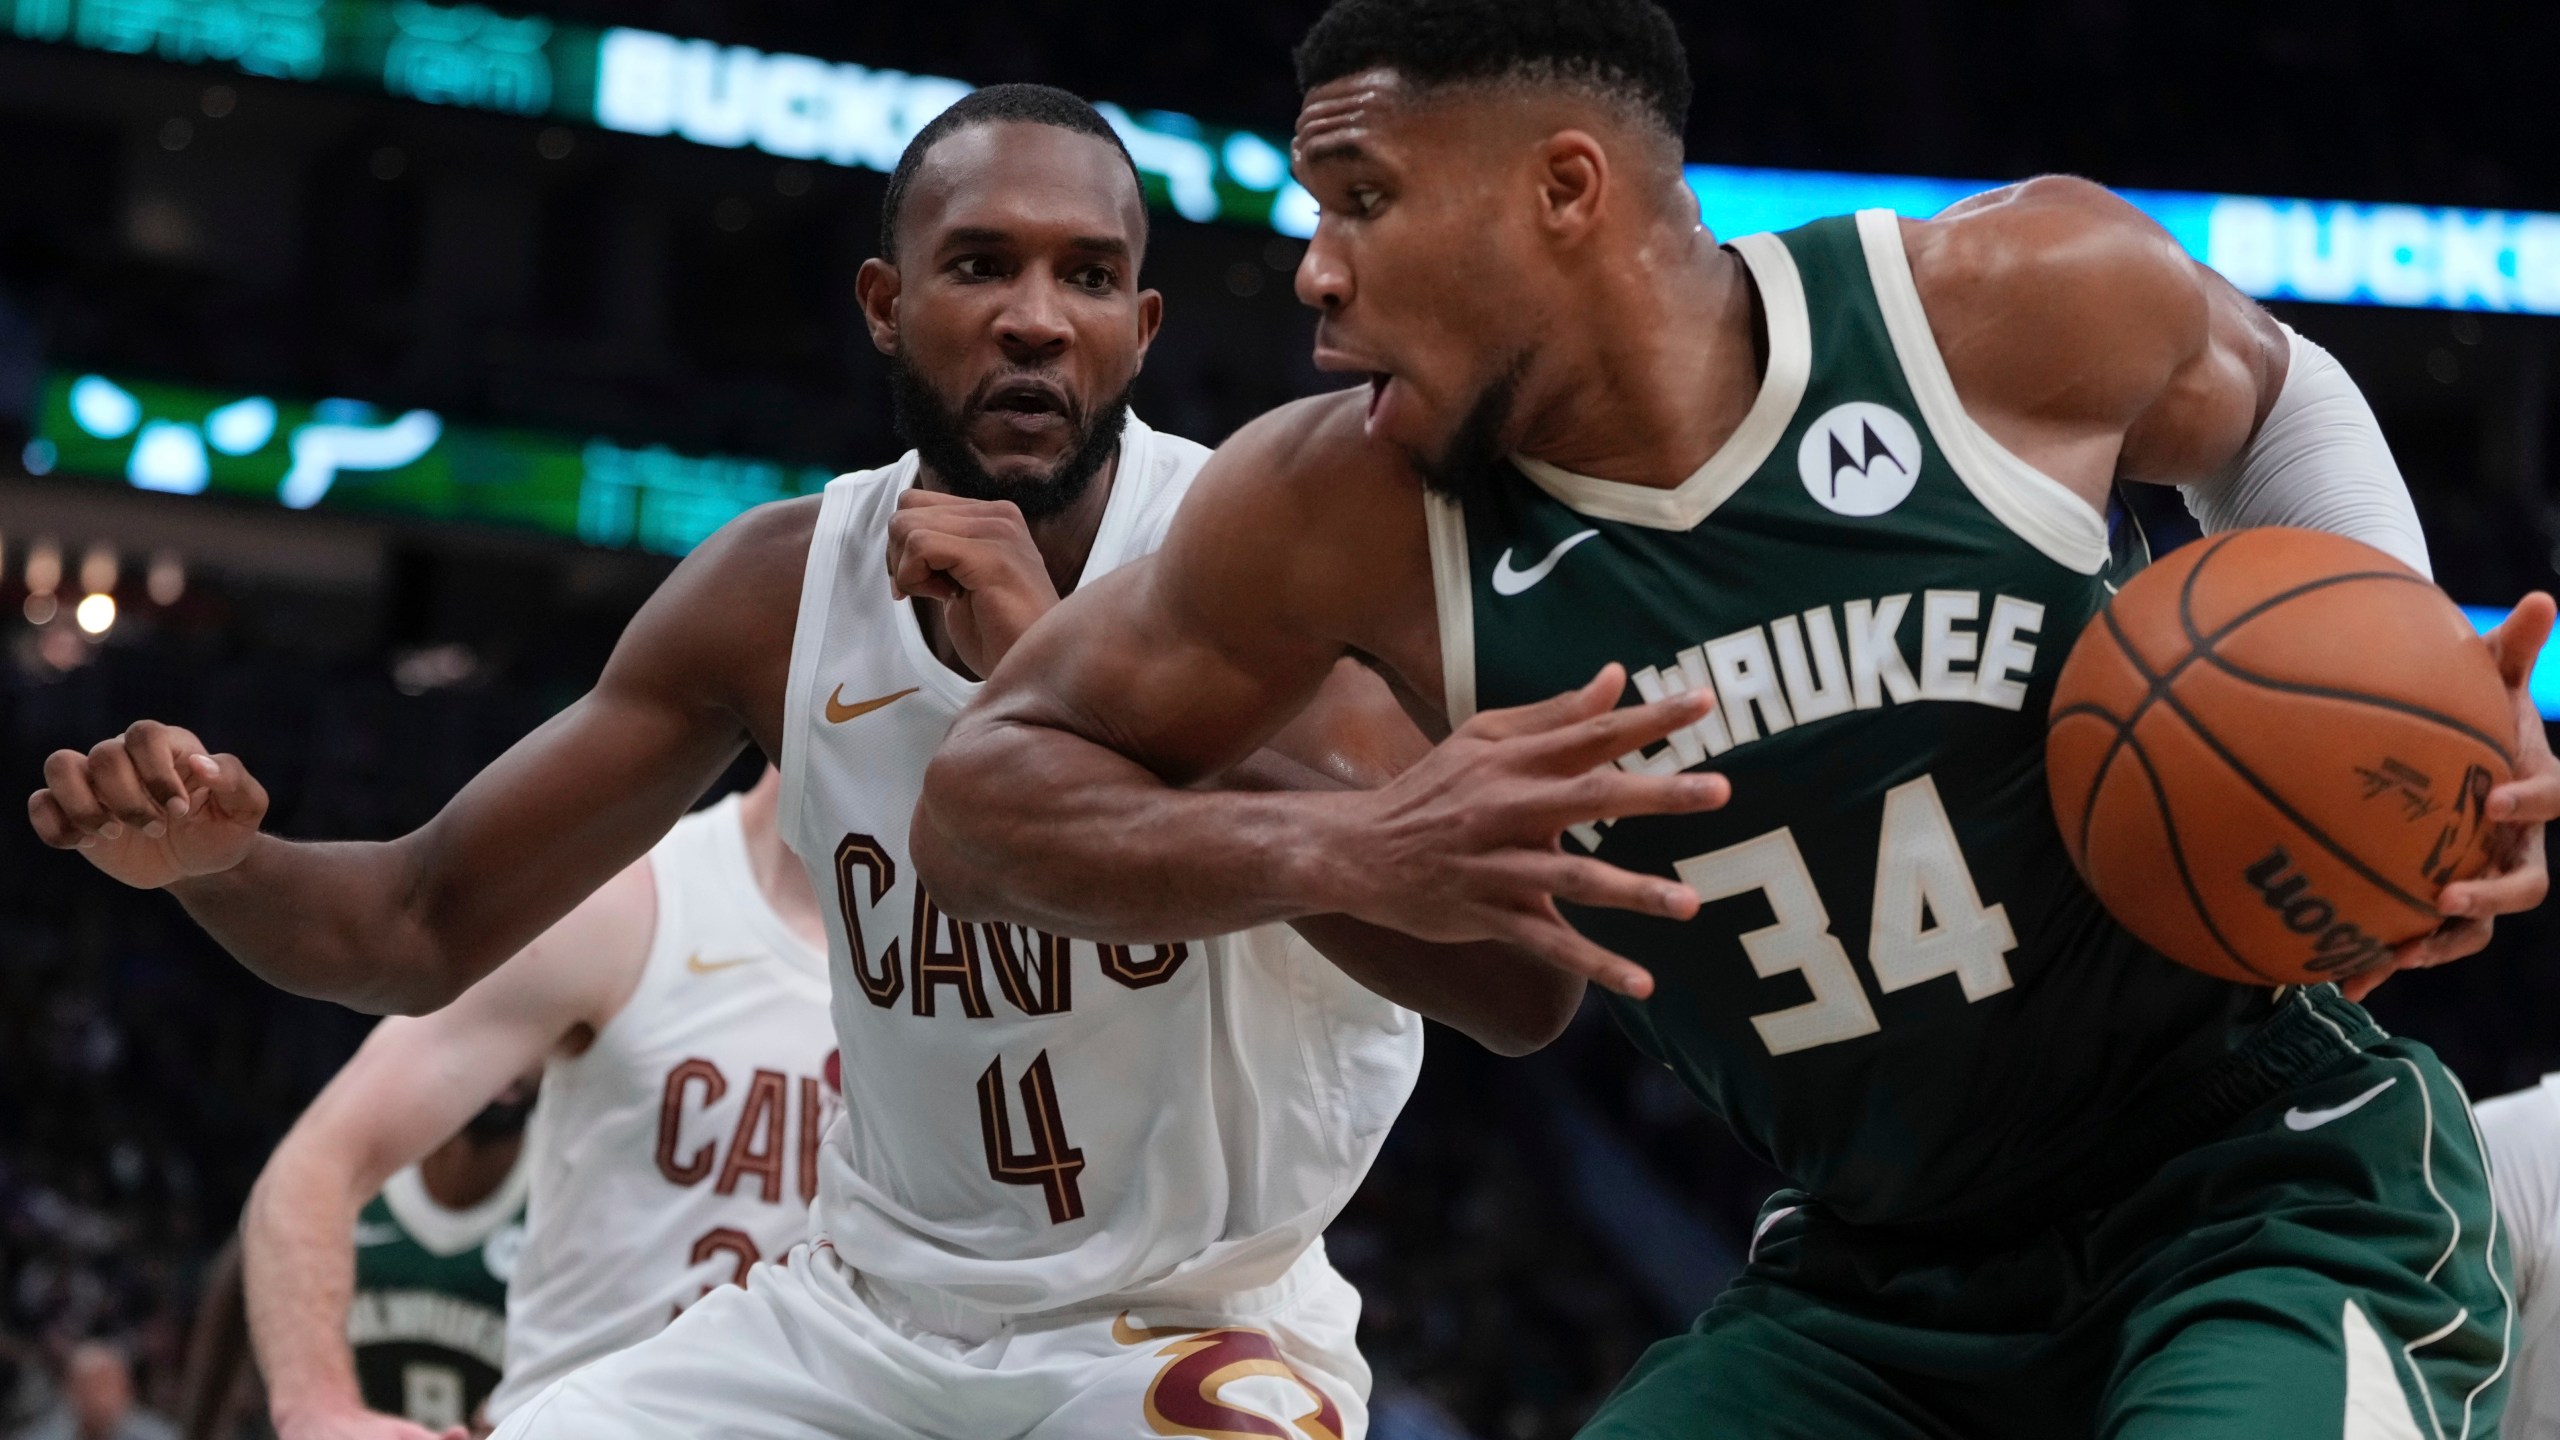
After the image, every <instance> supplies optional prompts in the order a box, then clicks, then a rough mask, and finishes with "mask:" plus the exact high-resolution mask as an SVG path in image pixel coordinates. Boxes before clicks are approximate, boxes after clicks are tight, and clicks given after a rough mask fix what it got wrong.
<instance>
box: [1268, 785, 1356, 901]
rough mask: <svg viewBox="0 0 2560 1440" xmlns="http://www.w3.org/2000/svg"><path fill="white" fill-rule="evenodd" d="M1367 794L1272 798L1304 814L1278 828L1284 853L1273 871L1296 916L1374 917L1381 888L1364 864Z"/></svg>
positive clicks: (1347, 793) (1278, 856)
mask: <svg viewBox="0 0 2560 1440" xmlns="http://www.w3.org/2000/svg"><path fill="white" fill-rule="evenodd" d="M1367 793H1368V792H1365V791H1350V792H1345V793H1340V794H1305V793H1299V794H1291V795H1275V796H1272V797H1270V798H1271V799H1272V800H1274V801H1277V802H1279V803H1282V804H1285V805H1288V806H1290V807H1291V808H1293V809H1300V810H1302V812H1303V814H1302V816H1299V817H1292V822H1293V823H1284V824H1282V825H1280V826H1278V827H1276V832H1275V833H1276V834H1277V835H1278V836H1279V837H1280V838H1281V841H1282V848H1281V851H1280V853H1279V854H1278V855H1277V856H1275V857H1274V858H1275V859H1276V860H1277V861H1278V863H1277V864H1276V865H1274V866H1273V867H1272V870H1271V872H1270V873H1271V874H1272V875H1273V877H1274V878H1275V879H1276V881H1277V882H1278V885H1279V888H1280V891H1281V898H1282V899H1283V900H1284V902H1285V903H1286V904H1287V905H1288V907H1289V908H1290V909H1291V910H1292V911H1293V912H1294V913H1296V914H1299V915H1350V916H1354V917H1356V918H1359V919H1363V920H1368V919H1371V918H1373V915H1372V912H1373V911H1374V910H1375V908H1376V906H1375V901H1376V899H1377V896H1376V889H1375V886H1374V884H1373V883H1372V879H1373V877H1372V875H1371V871H1370V867H1369V866H1367V865H1364V864H1362V863H1361V860H1360V853H1359V852H1360V846H1361V842H1362V838H1363V837H1364V835H1365V834H1366V833H1367V832H1368V830H1369V828H1370V827H1369V826H1367V825H1366V824H1364V823H1363V810H1364V807H1363V803H1362V802H1363V801H1364V799H1365V798H1366V795H1367ZM1301 821H1302V822H1303V823H1296V822H1301Z"/></svg>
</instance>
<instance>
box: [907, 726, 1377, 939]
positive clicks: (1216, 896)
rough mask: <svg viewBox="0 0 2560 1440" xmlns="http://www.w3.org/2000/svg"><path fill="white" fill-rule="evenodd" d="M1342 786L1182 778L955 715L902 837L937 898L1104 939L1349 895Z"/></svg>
mask: <svg viewBox="0 0 2560 1440" xmlns="http://www.w3.org/2000/svg"><path fill="white" fill-rule="evenodd" d="M1359 798H1360V797H1359V796H1357V795H1355V794H1342V793H1335V794H1303V793H1240V792H1237V791H1232V790H1181V789H1176V788H1174V787H1173V786H1170V785H1167V784H1166V783H1165V782H1164V781H1163V780H1161V779H1159V778H1157V777H1156V776H1155V775H1154V774H1153V773H1151V772H1149V771H1148V770H1146V769H1145V768H1144V767H1142V766H1140V765H1137V764H1136V763H1134V762H1132V761H1130V760H1128V759H1126V758H1124V757H1122V756H1120V755H1118V754H1117V753H1115V752H1113V751H1111V750H1109V749H1106V748H1105V747H1103V746H1100V745H1096V744H1094V743H1093V742H1091V741H1089V740H1086V739H1083V738H1082V737H1080V736H1077V735H1074V734H1071V733H1069V732H1067V731H1064V730H1058V729H1053V728H1050V727H1047V726H1042V725H1036V724H1028V723H1021V722H1016V721H1011V720H1006V719H1001V718H996V717H988V716H972V717H964V719H963V720H962V722H961V724H960V726H959V727H957V728H955V729H954V730H953V732H952V734H951V738H950V739H949V740H948V741H947V742H946V743H945V744H944V746H943V749H942V752H941V753H940V754H939V755H938V756H936V757H935V759H934V762H933V765H932V767H931V768H930V769H929V770H927V771H926V773H925V785H924V793H923V797H922V799H921V801H920V802H919V803H918V805H917V806H916V817H915V824H914V828H913V831H912V836H911V839H912V843H913V848H914V855H915V859H916V865H917V868H918V873H919V875H920V876H921V878H922V881H923V884H924V886H925V888H926V889H927V890H929V891H930V892H931V893H932V895H933V898H934V903H935V904H936V905H937V906H939V907H940V908H941V909H942V910H943V912H944V913H946V914H949V915H951V916H954V917H955V918H960V919H968V920H1003V921H1009V922H1011V923H1014V924H1019V925H1032V926H1037V927H1038V928H1040V929H1043V930H1046V931H1049V932H1050V933H1052V934H1059V935H1074V936H1077V937H1079V938H1082V939H1090V940H1100V941H1106V942H1110V943H1114V944H1137V943H1150V942H1157V943H1160V942H1164V941H1169V940H1178V939H1185V938H1191V937H1196V936H1201V935H1221V934H1227V933H1230V932H1232V931H1237V930H1244V929H1248V928H1250V927H1252V926H1255V925H1262V924H1267V923H1270V922H1273V921H1280V920H1293V919H1296V918H1298V917H1299V916H1302V915H1318V914H1326V913H1331V912H1334V911H1338V910H1344V909H1347V908H1349V906H1350V903H1351V901H1352V895H1353V887H1352V885H1351V884H1350V883H1349V881H1350V880H1351V878H1352V876H1351V873H1350V872H1351V870H1352V868H1353V867H1352V866H1351V865H1350V864H1349V863H1348V862H1349V860H1350V857H1349V856H1348V855H1347V854H1345V853H1343V847H1342V846H1341V845H1339V844H1337V843H1336V842H1335V841H1334V840H1333V839H1331V838H1329V837H1338V836H1344V835H1347V833H1348V831H1349V828H1350V827H1349V826H1348V824H1347V823H1346V822H1347V820H1348V815H1347V813H1346V812H1347V810H1348V809H1349V808H1350V807H1351V806H1353V805H1355V804H1356V803H1357V802H1358V800H1359Z"/></svg>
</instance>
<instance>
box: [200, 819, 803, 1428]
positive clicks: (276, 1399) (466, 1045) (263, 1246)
mask: <svg viewBox="0 0 2560 1440" xmlns="http://www.w3.org/2000/svg"><path fill="white" fill-rule="evenodd" d="M780 789H781V779H780V776H778V775H777V774H776V773H775V772H773V771H772V770H770V769H768V770H767V771H766V772H765V775H764V778H763V780H762V781H761V782H760V783H758V784H757V785H756V786H755V788H754V789H752V790H750V791H748V792H747V793H746V794H745V795H743V796H731V797H729V798H728V799H725V800H722V801H721V802H719V803H718V804H716V805H713V806H710V807H708V808H707V809H704V810H702V811H700V812H699V813H697V814H694V815H691V816H688V817H687V818H685V819H684V820H682V821H679V822H678V823H677V825H676V827H675V829H674V830H672V831H671V832H669V833H668V835H667V838H666V839H664V840H662V841H660V842H658V845H657V848H656V849H654V850H652V851H650V853H649V855H648V857H647V858H646V859H644V860H642V861H640V862H639V863H637V864H635V865H633V866H631V867H630V868H629V869H627V870H624V871H623V872H622V873H621V874H620V875H617V876H615V877H614V878H613V879H612V880H610V881H608V882H606V884H605V886H604V888H603V889H601V890H598V891H597V892H596V893H595V894H593V895H591V896H589V897H587V899H586V901H585V902H584V903H582V904H580V905H579V906H578V908H576V909H575V910H572V911H570V912H569V914H568V916H567V917H566V918H564V919H562V920H561V921H560V923H558V924H556V925H554V926H552V927H551V929H550V930H548V931H546V932H544V934H543V935H542V937H541V938H540V939H538V940H536V941H534V942H533V944H532V945H530V946H528V947H526V949H525V951H524V953H522V954H520V955H518V956H516V957H515V959H514V960H512V961H510V962H509V963H507V964H505V965H503V966H500V967H499V969H498V971H497V973H495V974H493V975H491V976H490V977H489V978H487V979H486V980H483V981H481V982H480V983H479V984H477V985H474V986H473V987H471V989H470V990H469V991H467V992H465V993H464V994H463V996H462V998H461V999H459V1000H456V1001H455V1002H454V1003H453V1004H451V1005H449V1006H446V1007H445V1008H444V1009H442V1010H439V1011H437V1012H436V1013H434V1014H432V1015H428V1016H425V1017H423V1018H419V1019H401V1018H394V1019H390V1020H386V1021H384V1022H383V1023H382V1024H381V1025H380V1026H378V1027H376V1028H375V1030H374V1032H373V1034H372V1035H371V1036H370V1037H368V1038H367V1039H366V1041H365V1044H364V1047H363V1048H362V1049H361V1050H359V1051H357V1052H356V1056H355V1058H354V1059H353V1060H351V1061H349V1062H348V1063H347V1066H346V1068H345V1069H343V1070H341V1071H340V1072H338V1075H337V1077H336V1078H335V1079H333V1080H331V1081H330V1082H329V1085H328V1087H327V1088H325V1089H323V1090H322V1091H321V1092H320V1095H319V1098H318V1099H316V1100H314V1101H313V1102H312V1104H311V1108H310V1109H309V1110H307V1111H305V1112H304V1114H303V1116H302V1119H301V1121H300V1122H299V1123H297V1124H296V1125H295V1126H294V1128H293V1131H292V1133H290V1134H288V1135H287V1136H286V1137H285V1139H284V1143H282V1144H281V1145H279V1146H277V1147H276V1152H275V1154H274V1156H273V1157H271V1158H270V1159H269V1160H268V1162H267V1166H266V1169H265V1171H264V1172H263V1173H262V1174H261V1175H260V1176H259V1177H258V1185H257V1188H256V1189H255V1190H254V1191H253V1192H252V1193H251V1196H250V1200H249V1211H248V1215H247V1218H246V1219H245V1220H244V1221H243V1223H242V1234H243V1249H244V1253H245V1260H246V1267H245V1268H246V1273H247V1285H248V1296H249V1312H250V1325H251V1330H252V1333H253V1336H254V1339H255V1340H256V1343H257V1350H258V1359H259V1364H260V1368H261V1369H262V1371H263V1372H264V1373H265V1375H266V1377H267V1396H268V1412H269V1414H270V1415H271V1416H272V1417H273V1419H274V1421H275V1426H276V1431H277V1434H278V1435H279V1436H280V1437H282V1440H426V1437H428V1436H429V1435H431V1434H433V1433H435V1432H432V1431H430V1430H427V1429H424V1428H421V1427H420V1426H417V1425H413V1424H411V1423H409V1422H407V1421H405V1420H400V1419H396V1418H394V1417H393V1416H390V1415H386V1414H381V1413H378V1412H376V1411H374V1410H370V1409H368V1408H367V1407H366V1405H365V1403H364V1398H363V1396H362V1395H361V1394H360V1393H359V1390H358V1383H357V1382H358V1374H357V1368H356V1365H355V1362H354V1357H353V1355H352V1352H351V1350H350V1347H349V1343H348V1339H349V1326H348V1317H349V1307H348V1301H349V1295H350V1291H351V1287H352V1286H353V1283H354V1281H355V1278H356V1272H357V1261H356V1256H355V1254H354V1244H353V1243H352V1242H353V1241H354V1239H355V1238H356V1237H355V1230H356V1223H355V1222H356V1218H357V1217H356V1212H357V1209H358V1207H359V1206H361V1205H362V1204H363V1203H364V1199H365V1197H366V1196H369V1195H371V1194H373V1193H374V1192H375V1190H377V1189H379V1188H381V1187H382V1186H383V1184H384V1181H385V1180H386V1178H388V1177H390V1176H391V1175H392V1172H394V1171H397V1170H399V1169H400V1168H401V1167H403V1166H405V1165H409V1164H411V1163H412V1162H414V1161H416V1160H417V1159H419V1158H420V1157H421V1156H423V1155H424V1154H426V1153H427V1152H428V1151H429V1150H431V1149H433V1148H434V1147H435V1146H436V1145H437V1144H438V1143H439V1142H440V1141H441V1140H442V1138H443V1137H444V1136H446V1135H449V1134H451V1133H452V1132H453V1130H454V1129H455V1128H456V1126H457V1124H458V1123H459V1121H460V1120H462V1119H468V1118H469V1116H470V1114H471V1112H472V1111H474V1110H476V1109H477V1108H479V1107H480V1106H481V1105H483V1104H484V1103H486V1102H487V1100H488V1099H489V1098H490V1096H491V1095H493V1094H495V1093H496V1092H497V1091H498V1090H500V1089H503V1088H504V1087H505V1086H506V1085H507V1084H508V1083H509V1082H510V1081H511V1079H512V1078H513V1077H514V1076H516V1075H518V1074H519V1073H521V1072H523V1071H524V1070H526V1069H528V1068H530V1067H532V1066H534V1065H537V1064H538V1065H540V1066H541V1067H542V1099H541V1103H540V1104H539V1105H538V1106H537V1107H536V1108H535V1110H534V1112H533V1122H532V1127H531V1130H530V1133H529V1134H528V1136H527V1137H526V1155H527V1164H528V1168H529V1170H530V1172H531V1195H530V1201H531V1210H530V1213H529V1215H528V1217H527V1225H526V1230H525V1235H524V1243H523V1248H522V1250H521V1251H520V1252H519V1254H518V1255H517V1256H516V1257H515V1264H514V1269H513V1274H512V1277H511V1278H510V1280H509V1282H508V1286H507V1297H506V1364H505V1367H504V1370H503V1372H502V1378H500V1379H499V1381H498V1386H497V1390H496V1392H495V1393H494V1394H492V1395H490V1396H489V1399H488V1415H489V1418H490V1419H491V1420H492V1421H495V1420H500V1419H504V1418H505V1416H506V1414H507V1412H508V1411H509V1410H512V1409H513V1408H515V1406H516V1405H518V1404H519V1403H521V1402H522V1401H523V1400H524V1399H525V1398H526V1397H528V1396H530V1395H532V1394H533V1393H535V1392H536V1391H538V1390H540V1389H541V1388H542V1387H543V1386H544V1385H546V1384H548V1383H549V1382H551V1381H552V1380H555V1379H558V1378H559V1377H560V1376H561V1375H564V1374H566V1373H568V1372H569V1371H570V1370H572V1369H574V1368H576V1367H577V1366H579V1365H581V1364H584V1363H585V1362H587V1361H589V1360H593V1359H595V1358H596V1357H598V1356H600V1355H605V1354H609V1353H611V1352H613V1351H615V1350H619V1349H621V1348H622V1347H624V1346H626V1345H630V1344H632V1343H634V1342H636V1341H640V1340H645V1339H647V1338H648V1337H649V1336H651V1335H654V1334H656V1333H658V1331H660V1330H661V1329H664V1328H665V1327H666V1324H667V1322H668V1321H669V1320H670V1319H672V1318H674V1316H675V1315H676V1314H677V1313H678V1312H679V1311H681V1310H682V1309H683V1308H684V1307H685V1306H687V1305H689V1304H691V1303H692V1302H693V1301H694V1300H696V1299H698V1298H700V1297H701V1296H702V1295H703V1294H704V1293H706V1292H707V1291H709V1290H710V1289H711V1288H713V1287H714V1286H717V1285H721V1284H725V1283H728V1282H731V1281H734V1280H743V1279H744V1278H745V1276H746V1273H747V1270H748V1268H749V1267H750V1266H752V1265H754V1264H755V1262H756V1261H758V1260H760V1259H764V1258H767V1257H778V1256H780V1255H782V1254H784V1253H786V1252H788V1251H789V1250H790V1248H791V1247H792V1246H794V1245H797V1244H799V1243H800V1242H801V1241H802V1240H803V1239H805V1238H806V1237H807V1233H808V1208H809V1201H810V1199H811V1198H812V1197H813V1196H814V1195H815V1194H816V1193H817V1181H818V1177H817V1157H818V1142H819V1137H820V1135H821V1134H822V1133H823V1131H824V1129H825V1127H826V1124H827V1123H828V1122H829V1121H830V1120H832V1119H833V1118H834V1114H835V1111H836V1108H837V1103H836V1098H835V1091H834V1069H835V1067H834V1066H833V1064H832V1063H830V1062H831V1060H832V1058H833V1057H832V1055H831V1051H832V1050H833V1047H834V1040H833V1037H832V1034H831V1032H830V1030H829V1027H828V1025H827V1017H826V1006H825V1001H826V994H827V979H826V960H825V952H824V945H825V941H824V932H823V931H822V929H821V927H820V923H819V918H818V906H817V898H816V897H815V896H814V895H813V894H811V893H810V890H809V883H808V879H807V876H806V874H805V873H804V872H803V871H802V870H801V868H800V866H799V863H798V862H797V861H796V860H794V859H793V858H792V856H791V854H790V852H789V851H787V850H785V849H784V848H783V845H782V842H781V840H780V839H778V838H777V837H776V835H775V832H774V826H773V816H774V807H775V801H776V798H777V796H778V794H779V792H780ZM447 1433H448V1437H449V1440H451V1437H458V1436H459V1435H460V1434H461V1433H462V1432H461V1431H459V1430H455V1431H451V1432H447Z"/></svg>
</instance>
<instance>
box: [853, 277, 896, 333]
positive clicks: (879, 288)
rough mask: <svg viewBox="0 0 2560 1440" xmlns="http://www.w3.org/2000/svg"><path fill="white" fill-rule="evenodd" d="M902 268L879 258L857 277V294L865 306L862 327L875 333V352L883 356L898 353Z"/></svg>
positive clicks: (854, 287) (854, 280)
mask: <svg viewBox="0 0 2560 1440" xmlns="http://www.w3.org/2000/svg"><path fill="white" fill-rule="evenodd" d="M898 290H899V284H898V267H897V266H895V265H892V264H890V263H889V262H888V261H886V260H882V259H880V258H878V257H877V256H874V257H873V258H871V259H869V260H865V261H863V262H862V269H861V270H860V271H859V272H857V273H856V274H855V275H854V277H853V294H854V298H855V300H856V301H858V302H859V303H860V304H861V306H862V323H863V324H864V325H865V326H868V327H869V328H870V331H871V348H872V349H874V350H877V351H879V352H880V353H881V354H883V355H895V354H897V353H898Z"/></svg>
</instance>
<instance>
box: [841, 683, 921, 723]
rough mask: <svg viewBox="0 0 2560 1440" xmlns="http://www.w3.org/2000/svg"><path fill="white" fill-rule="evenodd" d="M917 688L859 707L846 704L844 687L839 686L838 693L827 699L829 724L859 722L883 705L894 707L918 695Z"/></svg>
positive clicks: (868, 702) (865, 702) (863, 703)
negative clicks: (909, 697) (915, 694)
mask: <svg viewBox="0 0 2560 1440" xmlns="http://www.w3.org/2000/svg"><path fill="white" fill-rule="evenodd" d="M917 688H918V687H916V686H909V687H907V688H906V689H904V690H901V691H899V692H898V693H897V694H895V695H883V696H881V697H880V698H879V699H877V700H865V701H863V702H862V703H861V704H859V705H847V704H846V703H844V687H843V686H841V685H839V686H837V687H836V693H834V694H833V695H830V696H828V697H827V723H828V724H830V725H841V724H843V723H844V722H846V721H847V720H858V719H860V718H861V717H863V716H865V715H868V714H870V713H871V712H872V711H874V710H877V709H879V708H880V707H881V706H883V705H894V704H896V703H898V702H899V701H901V700H904V699H906V698H907V697H908V696H910V695H913V694H914V693H916V690H917Z"/></svg>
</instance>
